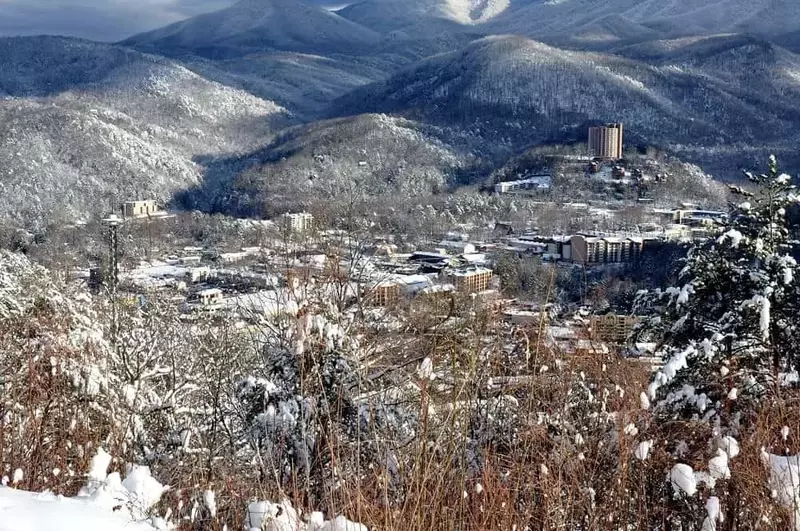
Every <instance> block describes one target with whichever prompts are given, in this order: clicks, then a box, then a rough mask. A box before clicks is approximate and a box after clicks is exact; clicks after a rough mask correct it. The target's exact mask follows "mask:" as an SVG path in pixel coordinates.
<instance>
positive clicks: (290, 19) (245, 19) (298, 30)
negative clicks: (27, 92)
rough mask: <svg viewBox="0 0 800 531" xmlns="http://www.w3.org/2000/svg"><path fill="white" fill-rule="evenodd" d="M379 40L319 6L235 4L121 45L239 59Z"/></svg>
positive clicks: (354, 48) (279, 0)
mask: <svg viewBox="0 0 800 531" xmlns="http://www.w3.org/2000/svg"><path fill="white" fill-rule="evenodd" d="M379 40H380V36H379V35H378V34H377V33H375V32H373V31H371V30H369V29H367V28H365V27H363V26H359V25H358V24H356V23H354V22H351V21H349V20H347V19H345V18H342V17H340V16H339V15H337V14H335V13H333V12H331V11H328V10H326V9H324V8H322V7H319V6H314V5H308V4H303V3H301V2H298V1H296V0H240V1H239V2H237V3H236V4H234V5H233V6H231V7H228V8H225V9H223V10H221V11H217V12H214V13H208V14H203V15H199V16H197V17H193V18H190V19H188V20H184V21H181V22H177V23H175V24H171V25H169V26H167V27H165V28H161V29H157V30H155V31H151V32H147V33H143V34H140V35H135V36H133V37H131V38H129V39H127V40H126V41H124V42H123V44H125V45H128V46H132V47H135V48H137V49H140V50H143V51H147V52H156V53H161V54H164V55H169V56H182V55H187V54H189V55H191V54H193V55H199V56H203V57H209V58H232V57H241V56H244V55H247V54H249V53H254V52H263V51H268V50H288V51H294V52H304V53H322V54H330V53H337V52H343V53H350V52H362V51H364V50H366V49H368V47H369V46H374V45H375V44H376V43H377V42H378V41H379Z"/></svg>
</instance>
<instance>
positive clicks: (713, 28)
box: [485, 0, 800, 42]
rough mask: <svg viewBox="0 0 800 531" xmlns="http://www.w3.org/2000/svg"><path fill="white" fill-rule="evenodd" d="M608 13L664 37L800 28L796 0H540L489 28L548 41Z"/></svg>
mask: <svg viewBox="0 0 800 531" xmlns="http://www.w3.org/2000/svg"><path fill="white" fill-rule="evenodd" d="M609 16H611V17H615V19H616V20H619V21H623V23H624V25H626V26H627V25H629V27H630V29H632V30H635V31H640V30H636V28H637V27H639V28H640V29H641V28H642V27H644V28H648V29H650V30H653V31H656V32H658V33H660V34H661V35H662V37H670V36H685V35H709V34H717V33H727V32H751V33H757V34H763V35H777V34H781V33H787V32H791V31H796V29H797V27H798V25H800V4H798V3H797V2H795V1H794V0H710V1H697V0H668V1H664V0H546V1H545V0H540V1H536V2H533V3H530V4H529V5H527V6H522V7H520V8H519V9H517V10H510V11H507V12H505V13H503V14H501V15H499V16H498V17H496V18H495V19H493V20H491V21H490V22H489V24H488V25H487V27H486V28H485V29H486V31H487V32H489V33H514V34H518V35H526V36H531V37H536V38H547V39H548V40H550V39H557V40H564V39H565V38H567V37H575V41H576V42H580V41H581V40H583V39H586V38H588V37H590V36H591V34H592V30H591V29H592V28H593V27H594V26H596V25H597V24H602V21H604V20H608V17H609ZM617 31H619V32H621V33H622V35H621V37H624V36H625V35H626V34H627V33H628V29H626V28H625V27H621V26H620V27H618V29H617ZM621 40H624V39H621Z"/></svg>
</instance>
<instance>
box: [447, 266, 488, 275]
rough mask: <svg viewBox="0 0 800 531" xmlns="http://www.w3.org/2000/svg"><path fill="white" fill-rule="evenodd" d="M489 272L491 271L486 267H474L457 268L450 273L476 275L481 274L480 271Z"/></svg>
mask: <svg viewBox="0 0 800 531" xmlns="http://www.w3.org/2000/svg"><path fill="white" fill-rule="evenodd" d="M491 272H492V270H491V269H487V268H485V267H476V268H475V269H459V270H456V271H453V272H452V273H451V275H452V276H454V277H469V276H472V275H478V274H482V273H491Z"/></svg>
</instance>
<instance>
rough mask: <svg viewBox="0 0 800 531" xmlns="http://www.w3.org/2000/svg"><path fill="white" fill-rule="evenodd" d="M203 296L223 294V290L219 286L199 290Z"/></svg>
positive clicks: (199, 293)
mask: <svg viewBox="0 0 800 531" xmlns="http://www.w3.org/2000/svg"><path fill="white" fill-rule="evenodd" d="M197 294H198V295H200V296H201V297H213V296H214V295H222V290H221V289H219V288H209V289H204V290H200V291H198V292H197Z"/></svg>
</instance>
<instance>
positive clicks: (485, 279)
mask: <svg viewBox="0 0 800 531" xmlns="http://www.w3.org/2000/svg"><path fill="white" fill-rule="evenodd" d="M450 276H451V278H452V283H453V285H454V286H455V288H456V291H459V292H461V293H477V292H479V291H486V290H487V289H489V283H490V282H491V281H492V270H491V269H486V268H483V267H479V268H477V269H468V270H462V271H454V272H453V273H452V274H451V275H450Z"/></svg>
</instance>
